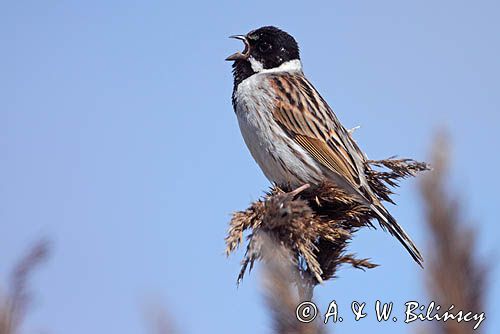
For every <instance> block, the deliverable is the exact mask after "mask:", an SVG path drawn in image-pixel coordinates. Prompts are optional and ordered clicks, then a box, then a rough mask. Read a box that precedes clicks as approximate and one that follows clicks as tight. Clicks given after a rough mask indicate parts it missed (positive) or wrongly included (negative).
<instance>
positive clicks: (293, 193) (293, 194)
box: [289, 183, 311, 197]
mask: <svg viewBox="0 0 500 334" xmlns="http://www.w3.org/2000/svg"><path fill="white" fill-rule="evenodd" d="M309 187H311V185H309V183H306V184H304V185H301V186H300V187H298V188H297V189H295V190H293V191H290V192H289V194H290V195H292V196H294V197H295V196H297V195H298V194H300V193H301V192H303V191H304V190H306V189H308V188H309Z"/></svg>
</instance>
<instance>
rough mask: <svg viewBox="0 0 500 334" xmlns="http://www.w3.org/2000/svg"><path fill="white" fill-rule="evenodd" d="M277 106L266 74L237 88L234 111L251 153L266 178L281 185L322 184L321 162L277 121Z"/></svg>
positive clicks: (253, 77)
mask: <svg viewBox="0 0 500 334" xmlns="http://www.w3.org/2000/svg"><path fill="white" fill-rule="evenodd" d="M275 103H276V95H275V93H274V90H273V89H272V87H271V85H270V83H269V81H268V79H267V76H266V75H264V74H255V75H253V76H251V77H249V78H247V79H246V80H244V81H243V82H241V83H240V84H239V85H238V87H237V88H236V91H235V94H234V108H235V112H236V115H237V117H238V123H239V126H240V130H241V134H242V136H243V139H244V141H245V143H246V145H247V147H248V149H249V150H250V153H251V154H252V156H253V158H254V159H255V161H256V162H257V164H258V165H259V166H260V168H261V169H262V171H263V172H264V175H265V176H266V177H267V178H268V179H269V180H270V181H271V182H274V183H277V184H278V185H283V186H284V185H290V186H292V187H295V186H300V185H302V184H304V183H307V182H309V183H311V182H313V183H315V182H320V180H321V172H320V169H319V167H318V165H317V163H316V162H315V161H314V160H313V159H312V158H311V157H310V156H309V154H308V153H307V152H306V151H305V150H304V149H303V148H302V147H301V146H300V145H298V144H297V143H296V142H295V141H294V140H293V139H292V138H290V137H289V136H288V135H287V134H286V133H285V132H284V131H283V129H282V128H281V127H280V126H279V125H278V123H276V121H275V120H274V117H273V114H272V111H273V110H274V108H275Z"/></svg>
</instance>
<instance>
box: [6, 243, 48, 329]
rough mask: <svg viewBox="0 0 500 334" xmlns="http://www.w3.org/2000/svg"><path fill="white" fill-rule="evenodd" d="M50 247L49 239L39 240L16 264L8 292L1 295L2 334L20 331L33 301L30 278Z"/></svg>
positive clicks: (45, 257) (46, 256) (46, 255)
mask: <svg viewBox="0 0 500 334" xmlns="http://www.w3.org/2000/svg"><path fill="white" fill-rule="evenodd" d="M49 248H50V247H49V242H48V241H47V240H41V241H38V242H37V243H35V244H34V245H33V246H31V248H30V249H29V250H28V252H27V254H26V255H25V256H24V257H22V258H21V260H20V261H19V262H18V263H17V265H16V266H15V268H14V270H13V272H12V275H11V277H10V282H9V285H8V289H7V291H6V293H4V294H1V295H0V334H14V333H19V329H20V327H21V324H22V322H23V320H24V317H25V315H26V312H27V310H28V307H29V304H30V302H31V296H30V293H29V291H28V284H27V282H28V279H29V278H30V276H31V275H32V273H33V271H34V270H35V269H36V268H37V267H38V266H39V265H40V264H41V263H42V262H44V261H45V260H46V259H47V258H48V254H49Z"/></svg>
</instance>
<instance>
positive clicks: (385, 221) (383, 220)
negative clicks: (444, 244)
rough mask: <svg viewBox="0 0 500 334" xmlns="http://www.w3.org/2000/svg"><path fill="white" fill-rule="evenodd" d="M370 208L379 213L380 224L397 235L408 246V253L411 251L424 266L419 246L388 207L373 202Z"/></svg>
mask: <svg viewBox="0 0 500 334" xmlns="http://www.w3.org/2000/svg"><path fill="white" fill-rule="evenodd" d="M370 208H371V209H372V210H373V211H374V212H375V213H376V214H377V216H378V218H377V219H378V221H379V223H380V226H381V227H382V228H383V229H387V230H388V231H389V233H390V234H391V235H393V236H395V237H396V239H398V240H399V242H401V244H402V245H403V246H404V247H405V248H406V250H407V251H408V253H410V255H411V257H412V258H413V259H414V260H415V262H417V263H418V265H419V266H420V267H422V268H423V265H422V263H423V262H424V258H423V257H422V254H420V251H419V250H418V248H417V246H416V245H415V244H414V243H413V241H412V240H411V239H410V237H409V236H408V234H406V232H405V230H403V228H402V227H401V226H400V225H399V224H398V222H397V221H396V219H395V218H394V217H393V216H391V214H390V213H389V212H388V211H387V209H386V208H384V206H383V205H382V204H380V203H379V204H371V205H370Z"/></svg>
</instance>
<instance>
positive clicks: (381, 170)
mask: <svg viewBox="0 0 500 334" xmlns="http://www.w3.org/2000/svg"><path fill="white" fill-rule="evenodd" d="M365 168H366V175H367V177H368V182H369V183H370V185H371V187H372V188H373V190H374V191H375V193H376V195H377V196H378V197H379V198H380V199H381V200H384V201H389V202H391V203H393V201H392V200H391V198H390V195H391V194H392V191H391V190H390V187H396V186H397V181H398V180H400V179H402V178H406V177H408V176H415V175H416V174H417V173H418V172H420V171H424V170H427V169H428V166H427V165H426V164H425V163H420V162H416V161H413V160H410V159H394V158H389V159H386V160H380V161H369V162H368V163H367V164H366V166H365ZM374 218H375V217H374V215H373V214H372V212H371V211H370V210H369V209H368V208H366V206H363V205H360V204H359V203H358V202H357V201H356V199H355V198H354V197H353V196H351V195H349V194H347V193H346V192H344V191H343V190H342V189H340V188H337V187H335V186H334V185H333V184H329V183H325V184H322V185H320V186H316V187H308V186H307V185H306V186H303V187H300V188H298V189H295V190H292V191H288V192H286V191H284V190H282V189H280V188H278V187H273V188H271V190H270V191H269V192H268V193H267V194H266V195H265V196H264V198H262V199H260V200H257V201H255V202H254V203H252V204H251V205H250V207H249V208H248V209H246V210H245V211H239V212H236V213H234V214H233V217H232V220H231V222H230V226H229V232H228V236H227V237H226V246H227V248H226V253H227V254H228V255H229V254H230V253H231V252H233V251H234V250H235V249H236V248H238V246H239V245H240V244H241V243H242V242H243V233H244V232H245V231H247V230H250V234H249V235H248V244H247V249H246V253H245V257H244V259H243V261H242V268H241V271H240V274H239V276H238V283H239V282H240V281H241V280H242V279H243V276H244V274H245V272H246V270H247V267H248V266H249V270H251V269H252V267H253V265H254V262H255V260H259V259H261V258H262V244H263V238H264V236H268V237H269V238H271V239H272V240H273V241H274V243H275V244H277V245H282V246H283V247H284V248H285V249H287V250H288V254H289V261H291V263H292V264H293V266H294V267H295V268H296V270H298V273H299V276H300V278H301V279H300V280H299V281H298V282H297V285H298V287H299V290H300V291H301V293H302V294H303V296H302V297H303V299H310V298H311V297H312V289H313V288H314V286H315V285H317V284H318V283H321V282H323V281H325V280H328V279H331V278H332V277H334V276H335V273H336V270H337V268H338V267H339V265H341V264H350V265H352V266H354V267H356V268H361V269H365V268H373V267H375V266H376V265H375V264H373V263H371V262H370V261H369V260H368V259H357V258H355V256H354V255H353V254H346V253H345V250H346V246H347V244H348V242H349V240H350V239H351V237H352V234H353V233H354V232H356V231H357V230H358V229H359V228H361V227H365V226H369V227H373V225H372V223H371V220H372V219H374Z"/></svg>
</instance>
